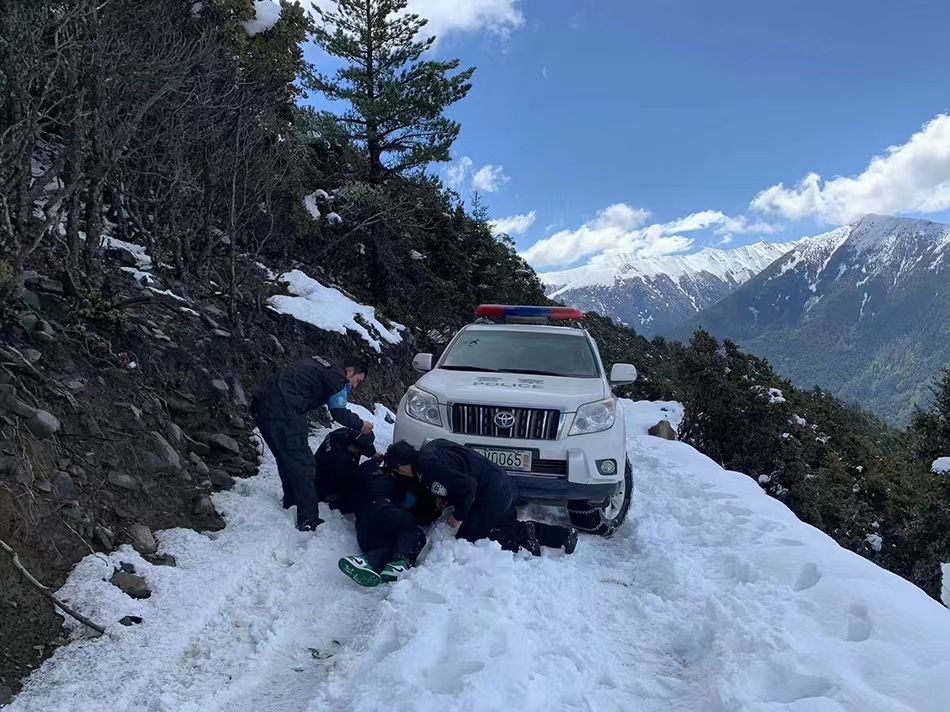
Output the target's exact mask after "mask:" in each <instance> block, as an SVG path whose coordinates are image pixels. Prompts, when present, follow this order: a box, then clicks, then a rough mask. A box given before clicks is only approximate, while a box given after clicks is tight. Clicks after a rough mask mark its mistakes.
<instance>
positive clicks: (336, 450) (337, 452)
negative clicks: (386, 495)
mask: <svg viewBox="0 0 950 712" xmlns="http://www.w3.org/2000/svg"><path fill="white" fill-rule="evenodd" d="M374 440H375V437H374V436H373V434H372V433H361V432H360V431H358V430H352V429H351V428H337V429H336V430H334V431H332V432H331V433H329V434H328V435H327V436H326V437H325V438H324V439H323V442H322V443H321V444H320V447H319V448H317V452H316V454H315V455H314V456H313V463H314V468H315V470H316V478H317V497H318V498H319V500H320V501H321V502H326V503H327V504H329V505H330V509H336V510H338V511H340V512H342V513H343V514H350V513H351V512H355V511H356V496H357V490H358V487H357V485H358V482H357V478H358V470H359V465H360V459H361V458H362V457H369V458H372V457H375V456H376V448H375V447H373V442H374Z"/></svg>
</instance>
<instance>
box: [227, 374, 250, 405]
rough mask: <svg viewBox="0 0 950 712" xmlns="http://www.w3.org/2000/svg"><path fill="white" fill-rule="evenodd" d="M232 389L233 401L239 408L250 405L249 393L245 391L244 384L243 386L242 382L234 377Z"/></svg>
mask: <svg viewBox="0 0 950 712" xmlns="http://www.w3.org/2000/svg"><path fill="white" fill-rule="evenodd" d="M231 390H232V393H233V396H232V397H231V401H232V402H233V403H234V405H236V406H237V407H238V408H247V407H248V405H249V403H248V401H247V393H245V392H244V386H242V385H241V382H240V381H239V380H237V379H236V378H235V379H234V387H233V388H232V389H231Z"/></svg>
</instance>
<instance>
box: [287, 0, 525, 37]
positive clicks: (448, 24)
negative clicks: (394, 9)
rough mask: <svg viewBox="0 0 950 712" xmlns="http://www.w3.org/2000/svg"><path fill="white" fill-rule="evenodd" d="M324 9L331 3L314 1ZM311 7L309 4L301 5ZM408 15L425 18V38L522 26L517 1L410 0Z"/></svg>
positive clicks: (506, 31) (502, 31)
mask: <svg viewBox="0 0 950 712" xmlns="http://www.w3.org/2000/svg"><path fill="white" fill-rule="evenodd" d="M314 2H315V4H316V5H318V6H320V7H321V8H324V9H329V8H332V7H333V6H334V5H335V4H336V3H335V2H333V0H314ZM304 4H305V6H306V7H308V8H309V7H310V3H309V2H306V3H304ZM406 9H407V11H408V12H414V13H416V14H417V15H419V16H420V17H424V18H426V19H427V20H428V21H429V24H427V25H426V26H425V28H424V29H423V33H424V34H427V35H435V36H436V37H444V36H445V35H448V34H451V33H453V32H491V33H493V34H498V35H507V34H509V33H510V32H511V31H512V30H517V29H518V28H520V27H521V26H523V25H524V15H522V14H521V10H520V8H519V0H451V1H449V0H409V6H408V7H407V8H406Z"/></svg>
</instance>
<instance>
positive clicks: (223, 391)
mask: <svg viewBox="0 0 950 712" xmlns="http://www.w3.org/2000/svg"><path fill="white" fill-rule="evenodd" d="M211 388H212V390H214V391H215V392H216V393H217V394H218V395H219V396H221V397H223V398H227V397H228V394H229V393H230V392H231V389H230V388H229V387H228V384H227V382H226V381H225V380H224V379H223V378H212V379H211Z"/></svg>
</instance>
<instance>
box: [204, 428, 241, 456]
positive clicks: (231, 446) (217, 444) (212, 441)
mask: <svg viewBox="0 0 950 712" xmlns="http://www.w3.org/2000/svg"><path fill="white" fill-rule="evenodd" d="M208 445H210V446H211V448H212V449H213V450H223V451H224V452H230V453H234V454H235V455H239V454H240V453H241V446H240V445H238V443H237V440H235V439H234V438H232V437H229V436H227V435H225V434H224V433H215V434H213V435H209V436H208Z"/></svg>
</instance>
